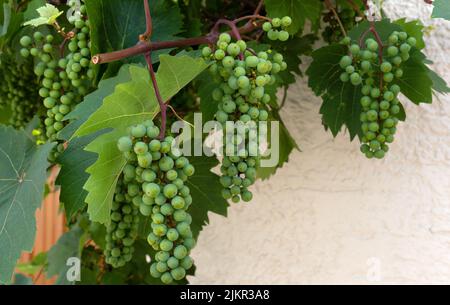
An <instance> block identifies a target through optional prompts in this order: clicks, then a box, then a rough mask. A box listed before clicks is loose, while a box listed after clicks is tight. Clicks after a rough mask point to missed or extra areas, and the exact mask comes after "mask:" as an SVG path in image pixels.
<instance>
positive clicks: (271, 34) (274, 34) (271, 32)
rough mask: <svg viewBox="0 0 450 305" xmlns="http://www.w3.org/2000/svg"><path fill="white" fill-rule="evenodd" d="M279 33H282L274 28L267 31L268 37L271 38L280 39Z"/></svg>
mask: <svg viewBox="0 0 450 305" xmlns="http://www.w3.org/2000/svg"><path fill="white" fill-rule="evenodd" d="M279 34H280V32H279V31H277V30H274V29H272V30H269V31H268V32H267V37H268V38H269V39H270V40H278V39H279Z"/></svg>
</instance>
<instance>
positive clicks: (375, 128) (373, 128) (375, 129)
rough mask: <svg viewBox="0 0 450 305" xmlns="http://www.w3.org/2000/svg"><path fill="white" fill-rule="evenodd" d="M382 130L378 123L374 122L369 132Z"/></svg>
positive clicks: (370, 125)
mask: <svg viewBox="0 0 450 305" xmlns="http://www.w3.org/2000/svg"><path fill="white" fill-rule="evenodd" d="M379 129H380V126H379V125H378V123H377V122H372V123H370V124H369V130H370V131H372V132H377V131H378V130H379Z"/></svg>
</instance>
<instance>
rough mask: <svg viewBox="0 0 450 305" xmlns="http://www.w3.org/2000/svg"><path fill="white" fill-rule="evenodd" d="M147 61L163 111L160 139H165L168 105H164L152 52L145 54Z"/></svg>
mask: <svg viewBox="0 0 450 305" xmlns="http://www.w3.org/2000/svg"><path fill="white" fill-rule="evenodd" d="M145 60H146V61H147V66H148V71H149V72H150V78H151V80H152V84H153V89H154V91H155V95H156V99H157V100H158V104H159V108H160V110H161V130H160V132H159V136H158V138H159V139H163V138H164V135H165V134H166V122H167V105H166V103H164V101H163V99H162V97H161V93H160V91H159V87H158V82H157V81H156V75H155V71H154V70H153V63H152V56H151V52H148V53H146V54H145Z"/></svg>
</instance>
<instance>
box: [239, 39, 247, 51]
mask: <svg viewBox="0 0 450 305" xmlns="http://www.w3.org/2000/svg"><path fill="white" fill-rule="evenodd" d="M236 44H237V45H238V47H239V49H240V50H241V52H244V51H245V50H246V49H247V43H246V42H245V41H244V40H238V41H237V42H236Z"/></svg>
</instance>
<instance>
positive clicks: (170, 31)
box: [85, 0, 183, 75]
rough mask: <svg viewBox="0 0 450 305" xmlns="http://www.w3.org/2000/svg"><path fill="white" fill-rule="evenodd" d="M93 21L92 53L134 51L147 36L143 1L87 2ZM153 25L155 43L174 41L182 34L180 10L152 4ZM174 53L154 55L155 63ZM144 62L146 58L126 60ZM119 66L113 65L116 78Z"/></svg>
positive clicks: (159, 2) (163, 3) (157, 2)
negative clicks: (142, 37) (137, 43)
mask: <svg viewBox="0 0 450 305" xmlns="http://www.w3.org/2000/svg"><path fill="white" fill-rule="evenodd" d="M85 3H86V8H87V13H88V16H89V21H90V22H91V25H92V32H91V44H92V47H91V48H92V53H93V54H98V53H105V52H111V51H117V50H121V49H124V48H128V47H132V46H134V45H135V44H136V42H137V41H138V37H139V35H140V34H142V33H144V32H145V14H144V6H143V2H142V0H127V1H123V0H86V1H85ZM149 3H150V9H151V13H152V22H153V35H152V40H153V41H167V40H173V39H174V38H175V35H177V34H179V33H180V32H181V31H182V26H183V23H182V18H183V17H182V15H181V13H180V11H179V8H178V6H176V5H174V4H173V3H170V1H164V0H154V1H150V0H149ZM169 51H170V49H165V50H160V51H157V52H153V54H152V59H153V62H157V61H158V56H159V55H160V54H164V53H168V52H169ZM124 61H125V62H142V63H144V58H143V56H140V57H134V58H130V59H126V60H124ZM117 67H118V65H109V68H108V69H109V70H110V71H108V72H107V74H108V75H112V73H114V72H113V71H115V70H116V68H117ZM111 70H113V71H111Z"/></svg>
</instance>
